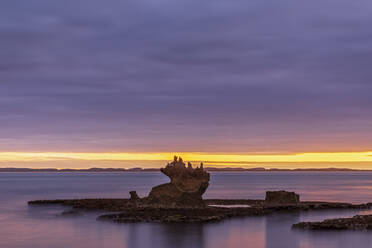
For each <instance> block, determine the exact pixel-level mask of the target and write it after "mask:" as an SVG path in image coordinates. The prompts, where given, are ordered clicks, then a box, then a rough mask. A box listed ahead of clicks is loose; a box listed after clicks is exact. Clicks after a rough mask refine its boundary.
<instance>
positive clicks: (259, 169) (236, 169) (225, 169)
mask: <svg viewBox="0 0 372 248" xmlns="http://www.w3.org/2000/svg"><path fill="white" fill-rule="evenodd" d="M204 169H205V170H206V171H209V172H276V171H288V172H304V171H314V172H317V171H319V172H337V171H340V172H342V171H343V172H345V171H346V172H358V171H359V172H365V171H371V172H372V170H361V169H350V168H332V167H331V168H296V169H279V168H264V167H256V168H241V167H222V168H219V167H205V168H204ZM158 171H160V168H141V167H135V168H89V169H68V168H67V169H56V168H42V169H34V168H14V167H6V168H0V173H1V172H96V173H97V172H158Z"/></svg>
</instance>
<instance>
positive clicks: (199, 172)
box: [146, 156, 210, 208]
mask: <svg viewBox="0 0 372 248" xmlns="http://www.w3.org/2000/svg"><path fill="white" fill-rule="evenodd" d="M160 171H161V172H162V173H164V174H165V175H167V176H168V177H169V178H170V180H171V181H170V183H166V184H162V185H159V186H156V187H154V188H152V190H151V192H150V194H149V196H148V197H147V199H146V201H147V203H149V204H152V205H154V204H155V205H158V206H159V207H169V208H173V207H191V208H198V207H204V202H203V199H202V195H203V194H204V192H205V191H206V190H207V188H208V186H209V178H210V176H209V173H208V172H206V171H205V170H204V169H203V168H195V169H194V168H192V166H191V164H189V166H188V167H187V168H186V166H185V163H184V162H183V160H182V158H178V160H177V157H176V156H175V159H174V161H173V162H172V163H169V164H168V165H167V166H166V167H165V168H162V169H160Z"/></svg>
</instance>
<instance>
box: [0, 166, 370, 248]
mask: <svg viewBox="0 0 372 248" xmlns="http://www.w3.org/2000/svg"><path fill="white" fill-rule="evenodd" d="M166 182H168V179H167V177H165V176H164V175H162V174H161V173H158V172H117V173H92V172H90V173H76V172H71V173H68V172H66V173H34V172H33V173H0V247H1V248H67V247H68V248H147V247H149V248H241V247H251V248H350V247H355V248H356V247H372V232H369V231H303V230H294V229H292V228H291V225H292V224H294V223H297V222H300V221H318V220H323V219H326V218H336V217H351V216H353V215H356V214H369V213H371V211H369V210H367V211H366V210H325V211H308V212H302V213H281V214H272V215H268V216H264V217H246V218H232V219H228V220H224V221H222V222H214V223H203V224H161V223H131V224H117V223H111V222H106V221H97V220H96V218H97V216H98V215H99V214H101V213H99V212H89V213H84V214H83V215H82V216H74V217H72V216H69V217H63V216H61V215H60V213H61V212H62V211H64V210H67V209H68V208H66V207H62V206H28V205H27V201H30V200H37V199H64V198H68V199H70V198H76V199H79V198H128V197H129V193H128V192H129V191H131V190H136V191H137V192H138V194H139V195H140V196H146V195H147V194H148V193H149V191H150V190H151V188H152V187H153V186H155V185H158V184H161V183H166ZM267 190H289V191H295V192H297V193H299V194H300V196H301V200H313V201H337V202H352V203H365V202H372V173H371V172H284V171H278V172H212V173H211V182H210V187H209V188H208V190H207V192H206V193H205V195H204V197H205V198H224V199H264V197H265V191H267Z"/></svg>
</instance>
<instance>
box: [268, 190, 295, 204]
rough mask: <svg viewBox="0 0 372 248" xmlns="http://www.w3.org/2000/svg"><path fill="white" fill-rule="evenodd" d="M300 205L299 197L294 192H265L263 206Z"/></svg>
mask: <svg viewBox="0 0 372 248" xmlns="http://www.w3.org/2000/svg"><path fill="white" fill-rule="evenodd" d="M299 203H300V196H299V195H298V194H296V193H295V192H288V191H284V190H281V191H267V192H266V198H265V206H268V207H273V206H289V205H298V204H299Z"/></svg>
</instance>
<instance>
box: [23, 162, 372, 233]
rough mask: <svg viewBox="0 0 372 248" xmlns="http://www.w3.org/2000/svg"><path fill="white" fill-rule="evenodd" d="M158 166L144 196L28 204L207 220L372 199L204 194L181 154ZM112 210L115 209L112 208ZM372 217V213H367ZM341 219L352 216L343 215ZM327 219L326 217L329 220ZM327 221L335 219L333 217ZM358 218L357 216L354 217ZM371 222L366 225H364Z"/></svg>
mask: <svg viewBox="0 0 372 248" xmlns="http://www.w3.org/2000/svg"><path fill="white" fill-rule="evenodd" d="M161 172H162V173H163V174H165V175H166V176H168V177H169V178H170V182H169V183H166V184H161V185H158V186H155V187H153V188H152V190H151V192H150V193H149V195H148V196H146V197H144V198H140V197H139V196H138V195H137V193H136V191H130V192H129V195H130V198H129V199H76V200H38V201H30V202H29V205H30V206H36V205H49V204H59V205H63V206H69V207H71V210H66V211H64V212H63V213H62V214H61V215H63V216H73V215H75V214H77V213H80V212H81V211H87V210H99V211H105V212H111V213H107V214H104V215H101V216H99V217H98V219H99V220H110V221H114V222H119V223H126V222H206V221H219V220H223V219H226V218H231V217H243V216H259V215H267V214H271V213H274V212H282V211H285V212H288V211H289V212H298V211H309V210H325V209H368V208H370V207H371V206H372V204H370V203H368V204H358V205H354V204H349V203H332V202H300V196H299V195H298V194H296V193H294V192H287V191H268V192H266V199H265V200H249V199H236V200H227V199H207V200H205V199H203V198H202V196H203V194H204V193H205V191H206V190H207V188H208V186H209V180H210V175H209V173H208V172H206V171H205V170H204V168H203V164H201V165H200V167H197V168H193V167H192V165H191V163H188V165H187V166H186V164H185V163H184V162H183V160H182V158H179V157H174V159H173V161H172V162H171V163H168V164H167V166H166V167H165V168H162V169H161ZM112 212H116V213H112ZM371 219H372V217H371ZM355 221H359V222H361V221H364V222H363V223H369V222H370V219H368V218H367V217H366V218H361V217H360V218H356V219H355V220H353V222H355ZM343 222H345V223H350V221H348V220H345V221H343ZM327 223H328V222H327ZM330 223H333V222H332V221H331V222H330ZM355 223H358V222H355ZM319 225H321V224H302V223H299V224H297V225H296V227H302V226H304V228H305V227H306V228H309V229H310V228H312V227H314V229H315V228H317V226H319ZM368 228H369V227H368Z"/></svg>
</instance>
